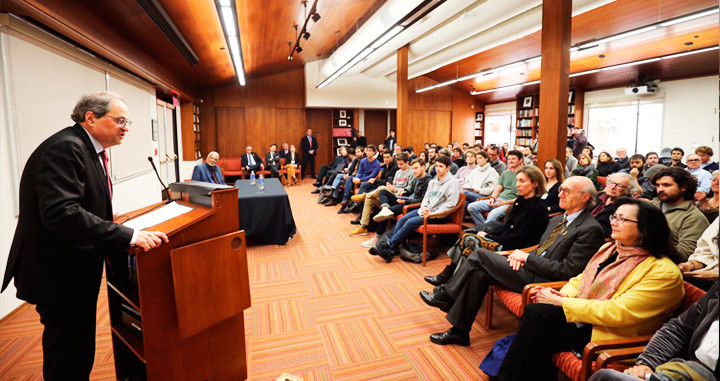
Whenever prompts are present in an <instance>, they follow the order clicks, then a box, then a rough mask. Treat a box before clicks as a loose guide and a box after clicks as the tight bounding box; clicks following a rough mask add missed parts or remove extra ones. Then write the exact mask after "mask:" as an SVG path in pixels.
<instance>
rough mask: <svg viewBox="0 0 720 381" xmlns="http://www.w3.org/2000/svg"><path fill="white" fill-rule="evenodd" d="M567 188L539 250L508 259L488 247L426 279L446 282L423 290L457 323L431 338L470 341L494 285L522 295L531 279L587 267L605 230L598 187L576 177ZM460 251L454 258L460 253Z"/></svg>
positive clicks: (550, 278) (423, 294)
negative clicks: (596, 212) (596, 209)
mask: <svg viewBox="0 0 720 381" xmlns="http://www.w3.org/2000/svg"><path fill="white" fill-rule="evenodd" d="M562 190H563V191H562V192H561V193H560V195H561V198H560V204H561V205H562V207H563V208H564V209H565V211H566V212H565V214H564V215H562V216H556V217H554V218H553V219H552V220H551V221H550V223H549V224H548V226H547V229H545V232H544V233H543V235H542V238H541V239H540V246H539V247H538V248H537V249H535V250H533V251H531V252H529V253H526V252H524V251H521V250H515V251H513V252H511V253H505V254H506V255H507V257H506V256H503V255H500V254H497V253H493V252H490V251H488V250H485V249H477V250H473V251H470V252H469V253H465V252H464V253H463V255H462V256H463V257H464V256H466V255H467V260H466V261H465V262H464V263H463V264H461V265H460V267H459V269H458V270H457V271H456V272H455V273H454V274H453V271H454V267H452V264H451V266H449V267H450V268H451V269H450V271H447V270H448V268H446V270H444V271H443V272H442V273H440V274H439V275H438V276H436V277H426V278H425V280H426V281H428V282H429V283H431V284H436V285H440V284H442V283H445V282H446V281H447V283H445V285H444V286H439V287H437V288H436V290H437V291H436V292H435V293H433V294H430V293H428V292H425V291H420V297H421V298H422V299H423V301H424V302H425V303H426V304H428V305H431V306H434V307H438V308H440V309H441V310H443V311H448V312H449V313H448V315H447V317H446V319H447V320H448V321H449V322H450V323H451V324H452V328H450V329H449V330H448V331H446V332H443V333H436V334H433V335H431V336H430V341H432V342H433V343H435V344H440V345H446V344H458V345H468V344H469V343H470V336H469V333H470V329H471V327H472V324H473V322H474V321H475V317H476V315H477V312H478V311H479V310H480V305H482V302H483V299H484V298H485V294H486V293H487V291H488V288H489V287H490V286H491V285H499V286H502V287H504V288H506V289H508V290H511V291H513V292H517V293H521V292H522V289H523V287H525V285H527V284H528V283H541V282H550V281H558V280H567V279H570V278H571V277H573V276H575V275H577V274H579V273H580V272H581V271H582V269H583V268H585V265H586V264H587V262H588V260H589V259H590V257H592V256H593V254H595V252H596V251H597V249H598V248H599V247H600V246H601V245H602V244H603V231H602V228H601V227H600V224H598V223H597V221H595V219H594V218H593V216H592V215H591V214H590V211H589V209H590V208H591V206H592V203H593V200H594V194H595V192H596V191H595V187H594V186H593V185H592V182H590V180H589V179H587V178H584V177H571V178H569V179H567V180H565V182H563V184H562ZM459 253H460V251H459V250H458V251H457V253H456V255H455V256H456V257H460V256H461V255H460V254H459ZM448 254H449V253H448ZM468 254H469V255H468ZM454 259H455V258H454ZM453 263H455V260H454V261H453Z"/></svg>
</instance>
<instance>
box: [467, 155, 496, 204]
mask: <svg viewBox="0 0 720 381" xmlns="http://www.w3.org/2000/svg"><path fill="white" fill-rule="evenodd" d="M465 158H466V160H467V161H468V163H469V162H471V161H476V162H477V165H476V166H475V168H473V170H472V171H471V172H470V173H469V174H468V175H467V177H466V178H465V179H463V180H461V181H460V184H461V189H462V192H463V193H465V200H466V201H465V202H466V203H468V204H469V203H471V202H474V201H475V200H477V199H478V198H480V197H487V196H489V195H490V194H491V193H492V192H493V191H494V190H495V187H497V184H498V180H499V179H500V176H499V175H498V173H497V172H496V171H495V170H494V169H493V168H492V167H491V166H490V156H489V155H488V154H487V152H485V151H480V152H477V153H476V151H474V150H470V151H468V152H466V153H465ZM462 169H463V168H460V170H462ZM458 175H460V171H458Z"/></svg>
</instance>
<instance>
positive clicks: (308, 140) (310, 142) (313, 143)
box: [300, 128, 318, 179]
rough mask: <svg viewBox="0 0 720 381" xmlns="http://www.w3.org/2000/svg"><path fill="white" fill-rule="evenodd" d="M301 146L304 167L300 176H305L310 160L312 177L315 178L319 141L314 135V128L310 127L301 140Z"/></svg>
mask: <svg viewBox="0 0 720 381" xmlns="http://www.w3.org/2000/svg"><path fill="white" fill-rule="evenodd" d="M300 148H302V152H303V157H302V166H301V167H302V168H301V169H300V170H301V173H300V177H304V175H305V168H307V166H308V165H307V163H308V161H309V162H310V177H312V178H313V179H314V178H315V155H316V154H317V149H318V142H317V139H315V137H314V136H312V129H310V128H308V129H307V132H306V134H305V137H304V138H302V140H301V141H300Z"/></svg>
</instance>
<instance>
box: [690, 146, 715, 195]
mask: <svg viewBox="0 0 720 381" xmlns="http://www.w3.org/2000/svg"><path fill="white" fill-rule="evenodd" d="M701 160H702V159H701V158H700V155H696V154H694V153H693V154H690V155H688V157H687V159H686V160H685V163H686V164H687V168H686V170H687V171H688V172H690V174H692V175H693V176H695V178H696V179H697V182H698V185H697V191H698V192H702V193H705V194H706V195H707V194H708V193H710V183H712V174H711V173H710V172H708V171H706V170H704V169H702V168H700V167H701V166H702V161H701Z"/></svg>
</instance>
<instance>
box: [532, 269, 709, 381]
mask: <svg viewBox="0 0 720 381" xmlns="http://www.w3.org/2000/svg"><path fill="white" fill-rule="evenodd" d="M565 283H567V282H564V281H563V282H551V283H541V284H540V285H541V286H544V287H551V288H554V289H556V290H560V289H561V288H562V287H563V286H564V285H565ZM684 286H685V296H684V297H683V300H682V302H681V304H680V307H678V309H677V311H676V315H679V314H681V313H682V312H684V311H685V310H687V309H688V308H689V307H690V306H691V305H692V304H693V303H695V302H696V301H698V300H700V298H702V297H703V295H705V291H703V290H701V289H699V288H697V287H695V286H693V285H691V284H690V283H687V282H684ZM530 290H531V286H530V285H527V286H525V288H524V289H523V308H524V306H526V305H527V304H530ZM652 336H653V335H645V336H637V337H630V338H623V339H613V340H600V341H591V342H589V343H588V344H587V345H586V346H585V348H584V349H583V354H582V359H578V358H577V356H575V355H574V354H573V353H572V352H560V353H555V354H554V355H553V356H552V359H553V362H554V363H555V365H557V367H558V369H559V370H560V371H561V372H562V373H563V374H564V375H565V376H567V377H568V378H569V379H570V380H572V381H587V379H588V378H590V376H591V375H592V374H593V372H595V371H596V370H598V369H600V366H599V363H597V361H598V360H599V356H600V355H601V354H602V353H603V352H607V351H611V352H610V353H609V355H605V356H604V357H603V363H602V364H603V365H604V366H606V367H607V366H608V364H610V363H611V362H612V361H609V357H610V356H612V355H613V354H616V355H618V356H623V357H618V360H619V359H628V358H631V356H629V355H628V354H627V351H628V350H629V348H638V347H644V346H645V345H647V343H648V342H649V341H650V339H651V338H652ZM618 350H620V351H618ZM616 351H617V352H616ZM628 367H629V366H628V365H627V364H620V363H617V362H614V363H613V366H612V367H611V368H612V369H616V370H624V369H627V368H628Z"/></svg>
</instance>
